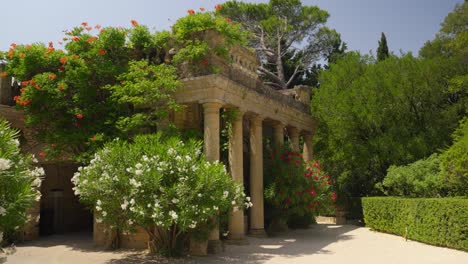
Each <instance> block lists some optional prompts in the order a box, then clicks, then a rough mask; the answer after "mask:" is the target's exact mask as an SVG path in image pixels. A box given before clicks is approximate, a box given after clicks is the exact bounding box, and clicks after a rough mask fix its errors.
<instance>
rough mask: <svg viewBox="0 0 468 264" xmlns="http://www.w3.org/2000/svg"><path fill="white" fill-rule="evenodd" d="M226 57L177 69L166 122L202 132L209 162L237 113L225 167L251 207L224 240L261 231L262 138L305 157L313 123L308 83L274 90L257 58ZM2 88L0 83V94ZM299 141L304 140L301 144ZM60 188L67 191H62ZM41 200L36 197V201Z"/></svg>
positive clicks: (235, 218)
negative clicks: (226, 122) (173, 105)
mask: <svg viewBox="0 0 468 264" xmlns="http://www.w3.org/2000/svg"><path fill="white" fill-rule="evenodd" d="M205 37H206V39H210V45H215V44H216V42H217V41H221V40H219V38H218V35H216V33H214V32H210V31H207V32H206V36H205ZM230 56H231V62H227V61H225V60H222V59H220V58H218V57H215V56H213V57H211V58H210V59H209V63H210V64H211V65H214V66H215V67H216V68H217V69H219V71H217V73H216V74H212V73H207V72H205V73H204V72H197V73H193V72H189V71H186V72H184V69H181V71H182V72H183V74H184V75H185V77H186V78H184V79H183V88H181V89H180V90H179V91H177V92H176V93H175V95H174V96H175V98H176V100H177V102H178V103H179V104H181V105H182V107H181V110H180V111H178V112H174V113H172V114H171V116H170V121H172V122H173V123H174V124H175V125H176V126H177V127H179V128H181V129H189V128H190V129H196V130H199V131H200V132H202V133H203V135H204V152H205V155H206V157H207V158H208V160H211V161H214V160H219V159H220V129H221V123H222V119H221V113H222V111H223V110H224V109H229V108H234V109H236V110H237V112H238V113H239V115H238V117H237V119H236V120H234V122H233V124H232V136H231V139H230V142H229V151H228V153H229V171H230V173H231V175H232V177H233V179H235V180H236V181H238V182H243V183H244V184H245V186H246V187H248V188H247V192H248V193H249V194H250V196H251V199H252V203H253V204H254V206H253V207H252V208H250V209H249V212H248V214H249V215H248V216H245V215H244V212H243V211H237V212H235V213H232V214H231V217H230V220H229V239H231V240H242V239H243V238H244V237H245V236H246V235H248V234H250V235H253V236H263V235H265V226H264V206H263V204H264V203H263V142H264V141H265V139H266V138H269V139H270V140H271V141H272V142H275V143H277V144H284V141H285V139H288V140H289V142H290V144H291V146H292V148H293V149H294V150H296V151H299V150H301V149H302V150H303V156H304V159H305V160H311V159H312V156H313V153H312V137H313V132H314V130H315V126H316V123H315V121H314V120H313V118H312V117H311V115H310V90H309V87H304V86H300V87H295V88H294V89H290V90H286V91H277V90H274V89H272V88H271V87H268V86H265V85H264V84H263V83H262V81H261V80H260V79H259V77H258V75H257V72H256V69H257V67H258V66H259V65H258V61H257V59H256V56H255V55H254V54H253V53H252V52H250V51H249V50H247V49H245V48H241V47H235V48H233V49H231V52H230ZM6 86H8V85H6ZM5 89H6V87H4V86H3V85H2V89H1V90H2V91H1V93H3V92H4V90H5ZM9 96H11V94H9ZM11 111H13V110H12V109H11V107H7V106H2V108H1V110H0V114H1V115H2V116H5V114H4V113H6V112H11ZM7 118H8V117H7ZM18 118H19V117H13V119H14V120H11V117H10V118H8V119H9V120H10V121H11V122H12V123H13V124H14V125H15V126H17V127H18V128H21V129H22V127H21V125H20V124H18V122H17V120H16V119H18ZM301 137H302V140H301V139H300V138H301ZM300 142H303V143H304V145H303V147H302V148H301V146H300ZM32 152H35V151H32ZM54 166H59V165H54ZM68 169H70V168H68ZM55 171H56V174H57V172H59V170H57V169H55ZM46 173H47V174H46V180H45V182H46V184H45V186H48V184H47V181H48V178H49V177H50V175H52V174H53V172H51V169H49V171H47V170H46ZM67 177H68V176H67ZM70 177H71V176H70ZM63 189H67V190H68V189H70V190H71V186H63ZM43 191H44V192H51V190H43ZM52 193H53V192H52ZM63 193H66V190H64V191H63ZM55 195H58V194H55ZM62 195H64V194H62ZM43 197H44V196H43ZM45 197H46V198H43V199H47V197H48V196H47V195H45ZM62 197H63V199H62V202H63V203H70V204H71V203H72V202H73V201H72V200H69V201H65V200H64V198H65V196H62ZM42 204H43V203H42V202H41V206H42ZM41 210H43V209H42V208H41ZM77 216H78V215H77ZM41 221H42V220H41ZM105 230H106V228H105V227H104V226H102V225H101V224H97V223H96V222H95V223H94V240H95V242H96V244H98V245H105V244H106V243H108V239H109V236H108V234H106V232H105ZM219 239H220V238H219V231H218V230H213V232H212V233H211V235H210V238H209V243H208V248H209V251H214V252H215V251H216V250H217V248H219ZM146 242H147V236H146V234H145V233H144V232H138V233H137V234H133V235H126V236H124V237H123V239H122V241H121V243H122V245H123V247H133V248H135V247H136V248H141V247H146Z"/></svg>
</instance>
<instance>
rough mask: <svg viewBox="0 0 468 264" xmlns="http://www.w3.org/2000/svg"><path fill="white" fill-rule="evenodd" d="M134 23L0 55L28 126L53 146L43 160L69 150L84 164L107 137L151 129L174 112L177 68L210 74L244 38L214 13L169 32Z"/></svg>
mask: <svg viewBox="0 0 468 264" xmlns="http://www.w3.org/2000/svg"><path fill="white" fill-rule="evenodd" d="M132 24H133V27H132V28H130V29H125V28H112V27H107V28H103V29H101V27H100V26H99V25H97V26H95V28H92V27H89V25H88V24H87V23H85V22H84V23H82V26H79V27H75V28H74V29H72V30H71V31H68V32H66V35H67V36H66V37H65V38H64V47H63V49H56V48H55V47H54V44H53V43H52V42H51V43H49V45H48V47H46V46H45V45H43V44H32V45H16V44H12V46H11V49H10V51H9V52H8V53H5V54H4V56H1V55H2V54H0V57H1V58H3V57H4V58H5V59H6V60H7V68H6V72H5V73H4V74H8V75H11V76H14V77H15V78H16V79H17V80H21V81H22V89H21V95H20V96H16V97H15V98H14V99H15V101H16V103H17V106H18V107H19V108H20V109H22V110H24V112H25V115H26V118H25V122H26V124H27V125H30V126H32V127H34V129H35V130H36V131H37V132H38V137H39V140H40V141H41V142H44V143H47V144H50V146H54V147H53V151H52V150H51V149H52V147H48V148H46V150H47V157H48V158H50V159H54V158H58V157H63V153H71V155H72V157H71V158H74V159H76V160H79V161H83V162H86V161H87V160H89V159H90V157H91V155H92V153H94V152H95V151H96V150H97V149H99V148H100V147H101V146H102V145H103V144H104V143H105V142H107V141H109V140H111V139H113V138H116V137H120V138H131V137H132V136H134V135H136V134H142V133H147V132H151V131H155V130H157V125H156V124H157V122H158V121H159V120H160V119H161V118H164V117H165V116H167V114H168V111H170V110H174V109H175V110H177V105H176V103H175V101H174V100H173V98H172V97H171V95H172V94H173V92H174V91H175V90H176V89H178V88H179V87H180V86H181V82H180V81H179V76H180V71H179V70H180V69H181V68H182V67H181V65H184V64H191V65H192V68H204V69H205V68H208V69H209V70H214V69H212V68H211V67H206V65H207V64H208V61H207V59H208V58H209V57H210V56H211V55H217V56H221V57H223V58H225V59H227V57H228V56H227V55H228V50H229V48H230V47H231V46H232V45H239V44H243V43H245V39H246V33H245V32H243V31H241V30H240V26H239V25H238V24H236V23H231V22H229V21H227V20H226V19H224V18H223V17H221V16H220V15H217V14H215V13H213V12H200V13H196V14H190V15H188V16H186V17H183V18H181V19H179V20H178V21H177V22H176V23H175V24H174V26H173V28H172V31H171V32H169V31H162V32H156V33H151V32H150V31H149V29H148V27H146V26H143V25H138V23H137V22H136V21H132ZM95 29H96V30H99V31H98V32H96V33H94V32H93V30H95ZM209 30H214V31H217V32H218V33H219V36H220V37H221V41H219V42H217V44H216V45H215V46H210V45H209V44H208V40H206V39H205V38H204V37H206V36H205V35H204V33H205V32H206V31H209ZM200 63H202V64H200ZM2 74H3V73H2ZM66 158H70V157H68V156H66Z"/></svg>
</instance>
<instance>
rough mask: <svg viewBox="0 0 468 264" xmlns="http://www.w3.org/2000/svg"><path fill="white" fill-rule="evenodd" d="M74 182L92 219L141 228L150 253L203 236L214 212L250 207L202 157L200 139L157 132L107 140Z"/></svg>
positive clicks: (175, 249)
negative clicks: (125, 139)
mask: <svg viewBox="0 0 468 264" xmlns="http://www.w3.org/2000/svg"><path fill="white" fill-rule="evenodd" d="M72 181H73V183H74V184H75V187H74V190H75V193H76V194H77V195H79V196H80V199H81V201H82V202H83V203H85V204H87V205H88V206H90V207H92V208H93V209H94V211H95V216H96V218H97V220H96V221H98V222H104V223H106V224H108V225H109V226H111V227H112V228H114V229H118V230H117V231H118V232H117V233H120V232H129V231H130V232H131V231H134V230H135V228H136V227H142V228H143V229H144V230H146V232H147V233H148V234H149V236H150V239H151V241H150V242H152V243H153V245H154V248H151V247H150V249H152V252H156V251H157V252H159V253H162V254H165V255H169V256H173V255H177V254H178V253H180V252H181V246H182V245H183V242H184V240H185V239H186V238H187V236H188V235H192V236H196V238H198V239H206V238H207V236H208V233H209V230H210V229H211V228H212V227H211V225H210V223H211V222H212V221H211V220H212V219H213V217H214V216H217V215H223V214H227V213H228V212H230V210H243V209H244V208H246V207H249V206H251V204H250V202H249V200H250V199H249V198H248V197H245V195H244V192H243V186H242V185H239V184H237V183H236V182H234V181H233V180H232V179H231V177H230V175H229V174H228V173H227V172H226V169H225V167H224V165H222V164H220V163H218V162H208V161H206V160H205V158H204V156H203V155H202V154H201V143H200V142H198V141H194V140H190V141H188V142H185V143H184V142H182V141H180V140H179V139H178V138H176V137H171V138H163V137H162V136H161V134H156V135H144V136H138V137H136V138H135V139H134V142H133V143H129V142H127V141H122V140H115V141H113V142H110V143H108V144H107V145H106V146H105V147H104V149H103V150H101V151H99V152H98V153H96V154H95V157H94V159H93V160H91V162H90V164H89V165H88V166H86V167H83V168H79V171H78V172H77V173H76V174H75V175H74V177H73V179H72ZM152 243H150V245H151V244H152Z"/></svg>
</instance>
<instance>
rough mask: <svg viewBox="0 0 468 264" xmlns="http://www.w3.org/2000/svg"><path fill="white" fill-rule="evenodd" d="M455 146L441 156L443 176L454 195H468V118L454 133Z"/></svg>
mask: <svg viewBox="0 0 468 264" xmlns="http://www.w3.org/2000/svg"><path fill="white" fill-rule="evenodd" d="M452 136H453V140H454V142H453V145H451V146H450V147H449V148H448V149H447V150H445V151H444V152H442V154H441V155H440V160H441V161H440V168H441V175H442V177H444V180H446V181H447V182H448V184H447V185H448V188H449V190H450V191H451V192H452V194H453V195H465V196H466V195H468V188H467V186H468V155H467V153H468V118H464V119H463V120H462V121H461V122H460V126H459V127H458V128H457V130H456V131H455V132H454V133H453V135H452Z"/></svg>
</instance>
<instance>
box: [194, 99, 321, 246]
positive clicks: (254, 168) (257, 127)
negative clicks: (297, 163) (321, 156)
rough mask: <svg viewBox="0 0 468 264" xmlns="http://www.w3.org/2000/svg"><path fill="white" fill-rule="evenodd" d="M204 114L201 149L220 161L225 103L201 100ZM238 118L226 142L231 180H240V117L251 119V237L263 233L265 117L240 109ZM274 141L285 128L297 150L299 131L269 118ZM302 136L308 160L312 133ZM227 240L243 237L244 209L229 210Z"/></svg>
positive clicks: (213, 239)
mask: <svg viewBox="0 0 468 264" xmlns="http://www.w3.org/2000/svg"><path fill="white" fill-rule="evenodd" d="M201 103H202V105H203V116H204V152H205V155H206V157H207V159H208V160H211V161H214V160H219V156H220V138H219V132H220V110H221V108H222V107H224V106H225V105H224V104H223V103H222V102H221V101H208V102H201ZM239 113H240V114H239V115H238V116H237V119H236V120H234V121H233V124H232V135H231V138H230V142H229V162H230V171H231V174H232V177H233V179H234V180H236V181H238V182H239V183H241V184H242V183H243V179H244V176H243V167H244V164H243V141H242V139H243V127H242V124H243V118H244V116H245V117H246V118H247V119H248V120H249V122H250V130H249V139H250V196H251V201H252V203H253V207H252V208H250V210H251V211H250V216H251V217H250V219H249V221H250V230H249V234H250V235H252V236H264V235H265V228H264V206H263V205H264V204H263V121H264V118H263V117H262V116H260V115H258V114H256V113H252V112H243V111H241V110H239ZM269 121H270V123H272V124H273V129H274V133H273V140H274V142H275V143H276V144H278V145H283V144H284V131H285V129H287V130H288V135H289V137H290V141H291V144H292V148H293V150H294V151H299V149H300V146H299V142H300V140H299V137H300V135H301V132H302V131H300V130H299V129H298V128H296V127H292V126H287V124H284V123H282V122H279V121H274V120H273V121H272V120H271V118H270V119H269ZM302 135H303V139H304V148H303V157H304V159H305V160H311V159H312V157H313V153H312V134H310V133H308V134H306V133H305V132H302ZM228 228H229V239H231V240H242V239H243V238H244V237H245V235H246V234H245V231H244V230H245V229H244V212H243V210H238V211H236V212H232V213H231V216H230V219H229V227H228ZM217 241H219V230H218V229H215V230H213V232H212V233H211V235H210V237H209V244H208V248H209V251H216V248H217V247H218V244H219V242H217Z"/></svg>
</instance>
